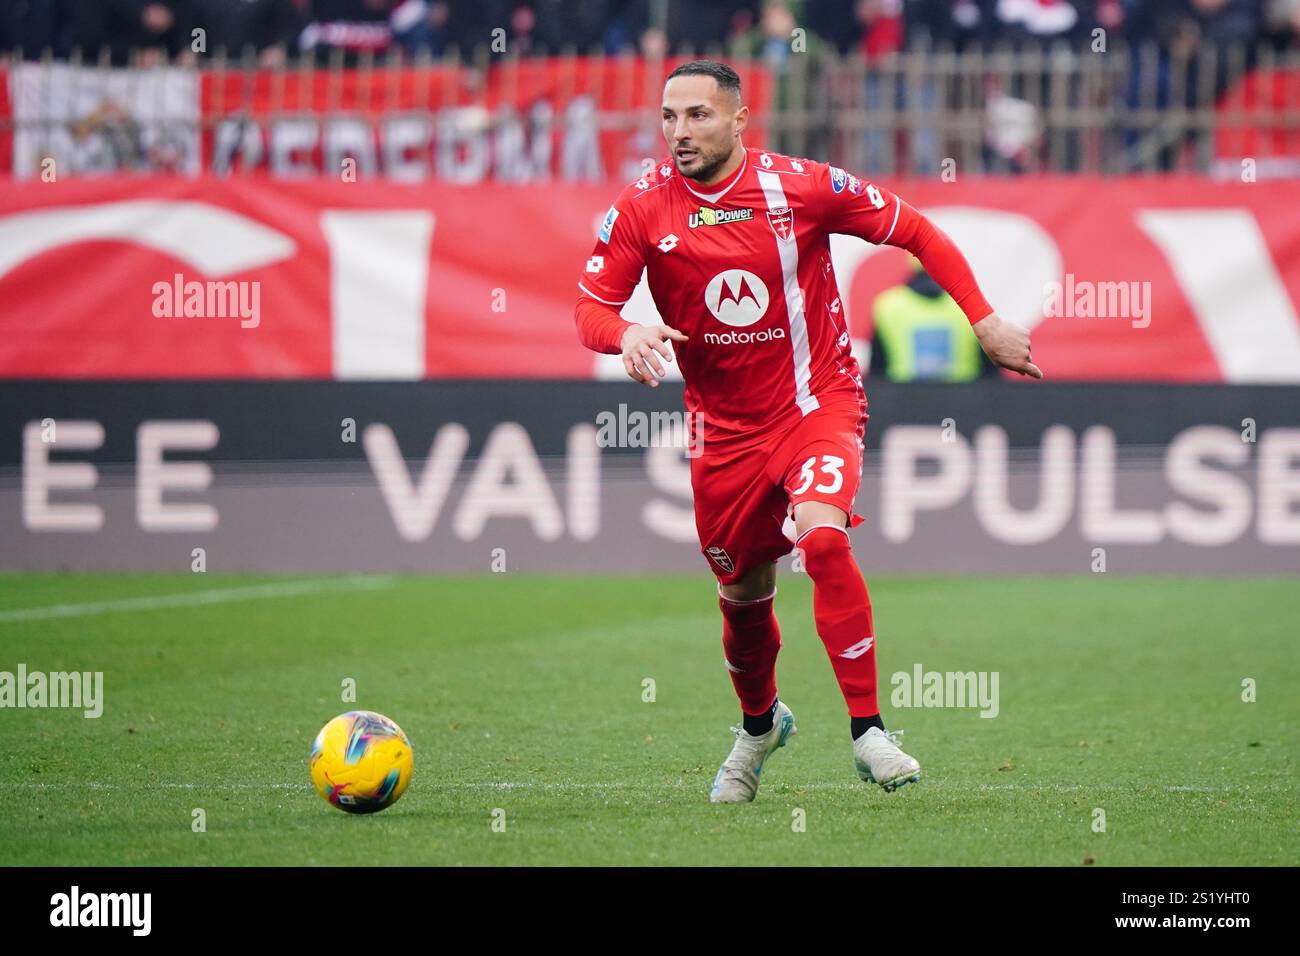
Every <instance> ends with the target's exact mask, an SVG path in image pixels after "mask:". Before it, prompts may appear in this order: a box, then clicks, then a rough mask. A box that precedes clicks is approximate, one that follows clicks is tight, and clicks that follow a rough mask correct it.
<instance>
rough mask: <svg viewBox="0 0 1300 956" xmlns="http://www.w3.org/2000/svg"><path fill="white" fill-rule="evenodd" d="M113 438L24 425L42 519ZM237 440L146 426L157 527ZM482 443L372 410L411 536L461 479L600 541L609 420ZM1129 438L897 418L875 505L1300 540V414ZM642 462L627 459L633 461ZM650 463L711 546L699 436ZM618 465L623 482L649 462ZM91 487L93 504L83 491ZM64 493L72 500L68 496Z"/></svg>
mask: <svg viewBox="0 0 1300 956" xmlns="http://www.w3.org/2000/svg"><path fill="white" fill-rule="evenodd" d="M51 436H53V437H51ZM54 437H56V438H57V440H54ZM105 438H106V435H105V429H104V427H103V426H102V425H101V424H100V423H99V422H97V421H93V420H84V419H80V420H78V419H67V420H57V421H56V420H54V419H49V418H47V419H44V420H35V421H29V422H27V423H25V424H24V426H23V440H22V449H23V451H22V455H23V457H22V467H21V475H22V486H21V489H20V494H21V502H22V505H21V512H22V520H23V527H24V528H25V529H26V530H27V531H28V532H33V533H56V534H57V533H63V534H67V533H90V534H93V533H96V532H98V531H100V530H102V528H103V526H104V512H103V511H102V510H101V507H100V506H99V505H98V504H96V503H94V502H93V501H90V500H86V499H88V498H90V497H91V496H92V494H93V493H97V492H98V493H102V494H107V492H101V491H100V484H99V472H98V470H97V468H96V467H95V465H93V464H91V463H90V462H89V461H76V460H58V458H52V456H60V455H61V454H62V453H69V452H81V453H83V454H84V453H90V452H94V451H95V450H96V449H99V448H101V447H102V446H103V445H104V442H105ZM219 439H220V434H219V431H218V429H217V426H216V425H215V424H214V423H213V422H210V421H207V420H193V421H186V420H180V421H166V420H165V421H149V420H146V421H143V422H141V423H140V424H139V427H138V429H137V433H136V455H137V473H136V476H135V501H136V522H137V524H138V526H139V527H140V529H141V530H143V531H145V532H149V533H158V532H177V531H188V532H206V531H211V530H213V529H214V528H215V527H216V526H217V524H218V519H219V515H218V512H217V509H216V508H215V507H214V506H213V505H211V504H208V503H204V502H195V501H190V502H179V501H167V500H165V497H167V496H171V495H174V494H175V493H177V492H185V493H190V494H193V493H196V492H202V491H205V490H207V489H209V488H211V487H212V484H213V472H212V470H211V468H210V466H209V465H208V464H207V463H205V462H202V461H167V460H166V459H165V453H166V452H167V451H168V450H179V449H183V450H186V451H189V452H203V451H207V450H210V449H212V448H214V447H216V445H217V443H218V441H219ZM470 444H471V441H470V434H469V432H468V430H467V429H466V428H465V427H464V426H463V425H460V424H458V423H455V422H449V423H447V424H444V425H442V426H441V427H440V428H439V429H438V430H437V432H436V434H435V435H434V438H433V444H432V447H431V449H430V451H429V454H428V457H427V458H426V459H425V460H424V461H423V462H422V463H421V464H420V466H419V467H418V468H414V467H411V468H409V469H408V463H407V461H406V460H405V459H404V457H403V455H402V451H401V448H400V447H399V446H398V444H397V440H396V438H395V437H394V435H393V433H392V430H391V429H390V428H389V427H388V426H387V425H384V424H382V423H372V424H369V425H367V427H366V428H365V429H364V430H363V433H362V445H363V448H364V450H365V455H366V460H367V464H368V465H369V467H370V470H371V473H372V475H373V477H374V481H375V484H376V486H377V489H378V491H379V494H380V496H381V498H382V500H383V502H384V504H385V506H386V508H387V511H388V514H389V516H390V518H391V520H392V522H393V526H394V528H395V529H396V531H397V533H398V534H399V535H400V536H401V537H402V538H403V539H404V540H406V541H424V540H426V539H428V538H429V537H430V536H431V535H432V534H433V531H434V529H435V527H436V525H437V523H438V519H439V517H440V515H441V514H442V512H443V510H444V508H445V507H446V506H447V504H448V501H449V498H450V496H451V491H452V488H453V486H457V485H458V484H460V485H461V486H462V487H463V492H462V493H461V495H460V497H459V499H458V500H457V501H456V502H455V507H454V510H453V513H452V514H451V520H450V523H449V524H448V525H447V528H448V530H449V531H450V533H451V534H452V535H454V537H455V538H456V539H458V540H461V541H473V540H478V539H480V538H481V537H482V536H483V535H484V534H485V533H487V532H488V530H489V527H488V526H489V524H490V523H492V522H494V521H496V520H497V519H506V520H510V521H514V522H518V521H520V520H522V522H523V526H524V527H526V528H527V529H528V531H527V533H528V534H530V535H531V536H532V537H534V538H535V539H537V540H540V541H556V540H558V539H559V538H561V537H562V536H564V535H565V534H566V533H567V535H568V536H569V537H570V538H572V539H574V540H577V541H592V540H596V539H598V538H599V535H600V531H601V527H602V521H603V512H602V492H603V490H604V488H605V487H606V485H607V484H608V481H607V480H606V479H605V477H604V475H603V474H602V464H603V459H602V457H601V456H602V449H601V444H600V440H599V434H598V430H597V429H596V428H595V427H594V426H593V425H592V424H591V423H590V422H579V423H575V424H574V425H573V426H572V427H571V428H570V429H569V431H568V433H567V435H566V438H565V443H564V448H565V454H564V455H563V458H564V461H563V462H559V461H558V460H557V462H556V467H554V468H553V469H551V470H548V469H547V468H546V467H544V466H543V459H542V458H541V457H539V456H538V454H537V451H536V449H535V447H534V446H533V443H532V440H531V437H530V435H529V434H528V432H527V431H526V430H525V429H524V427H523V426H522V425H520V424H518V423H516V422H501V423H499V424H497V425H496V426H495V427H494V428H493V429H492V430H491V431H490V432H489V433H488V434H487V437H486V442H485V444H484V446H483V450H482V452H481V453H480V454H479V455H478V456H477V457H475V458H473V459H467V458H466V453H467V452H468V450H469V448H470ZM1256 448H1258V452H1257V453H1255V452H1254V449H1256ZM1117 452H1118V449H1117V446H1116V437H1115V433H1114V432H1113V431H1112V430H1111V429H1110V428H1108V427H1106V426H1101V425H1097V426H1092V427H1090V428H1088V429H1087V430H1085V431H1084V432H1083V434H1082V435H1081V436H1080V437H1079V438H1078V440H1077V444H1076V439H1075V436H1074V435H1073V433H1072V432H1071V431H1070V430H1069V429H1068V428H1066V427H1065V426H1063V425H1055V426H1052V427H1050V428H1048V429H1047V430H1046V431H1045V432H1044V433H1043V436H1042V439H1041V442H1040V446H1039V448H1038V450H1037V456H1036V458H1037V460H1036V461H1033V460H1032V459H1029V460H1026V457H1025V456H1024V455H1023V454H1022V452H1021V451H1019V450H1012V449H1010V448H1009V442H1008V440H1007V435H1006V432H1005V430H1003V429H1002V428H1001V427H999V426H995V425H986V426H983V427H981V428H980V429H979V430H978V431H977V432H976V434H975V438H974V442H973V443H972V442H970V441H968V440H967V439H966V438H965V436H963V435H961V434H959V433H958V434H956V435H954V436H953V440H949V441H945V440H943V429H942V428H941V427H937V426H918V425H895V426H892V427H890V428H888V429H886V431H885V433H884V435H883V437H882V440H881V446H880V451H879V453H878V454H877V455H876V456H874V457H876V458H877V460H878V461H879V463H880V473H879V482H878V487H879V489H880V491H879V493H880V499H879V507H878V508H867V509H866V512H867V513H869V514H873V515H878V516H879V519H878V520H879V522H880V530H881V533H882V535H883V536H884V538H885V539H886V540H887V541H890V542H899V543H901V542H908V541H912V540H913V539H915V538H916V537H917V536H918V520H919V519H920V517H921V516H922V515H927V516H928V518H929V519H931V520H928V521H927V525H926V534H925V537H926V538H927V539H933V538H934V536H935V535H936V534H946V533H947V527H948V524H947V523H948V522H950V521H951V520H952V519H953V518H954V517H957V518H959V519H961V520H967V519H965V518H963V516H970V517H973V519H974V522H975V524H976V526H977V527H978V528H979V529H980V531H981V533H983V534H984V535H986V536H987V537H988V539H989V540H991V541H995V542H998V543H1000V544H1007V545H1014V546H1021V547H1024V546H1034V545H1040V544H1045V543H1048V542H1050V541H1052V540H1054V539H1057V538H1059V537H1061V535H1062V534H1065V533H1067V527H1068V525H1069V523H1070V519H1071V518H1074V519H1075V520H1076V521H1077V534H1078V535H1079V536H1080V537H1081V538H1082V539H1083V540H1084V541H1085V542H1087V543H1089V544H1114V543H1120V544H1133V545H1148V546H1149V545H1155V544H1159V543H1161V542H1164V541H1173V542H1178V543H1182V544H1188V545H1192V546H1195V547H1199V548H1209V547H1218V546H1222V545H1229V544H1232V543H1234V542H1238V541H1241V540H1243V539H1247V538H1248V537H1249V536H1251V535H1252V532H1253V537H1251V538H1250V540H1253V541H1255V542H1257V543H1260V544H1268V545H1297V544H1300V428H1273V429H1266V430H1264V431H1262V432H1260V433H1259V440H1258V443H1257V444H1251V443H1247V442H1242V441H1241V440H1240V436H1239V434H1238V433H1237V432H1236V431H1235V430H1233V429H1230V428H1227V427H1224V426H1220V425H1214V426H1210V425H1199V426H1193V427H1190V428H1186V429H1184V430H1182V431H1180V432H1178V433H1177V434H1175V435H1174V436H1173V438H1172V439H1171V440H1170V442H1169V443H1168V445H1167V446H1165V447H1164V449H1163V450H1162V451H1161V452H1160V455H1159V459H1158V460H1157V461H1152V460H1151V459H1150V457H1149V455H1150V453H1149V452H1143V453H1142V455H1143V456H1144V457H1142V458H1141V464H1142V465H1143V467H1142V468H1140V469H1137V470H1134V469H1131V468H1130V467H1129V465H1130V464H1131V463H1132V462H1131V460H1129V459H1126V460H1123V461H1121V460H1120V459H1119V457H1118V454H1117ZM1252 456H1254V458H1253V460H1252ZM635 460H637V459H634V458H632V457H625V458H623V459H622V463H623V464H627V463H628V462H631V461H635ZM639 460H640V461H641V463H642V466H643V468H644V476H642V475H639V474H638V475H636V476H635V479H634V481H635V487H637V488H638V489H640V491H641V493H643V494H644V495H645V500H644V501H643V503H642V505H641V509H640V512H639V515H638V518H639V521H640V523H641V524H642V526H643V527H644V528H645V529H646V530H648V531H649V532H650V533H651V534H652V535H653V536H656V537H658V538H661V539H664V540H667V541H671V542H675V543H682V544H689V543H694V542H695V541H696V530H695V522H694V512H693V508H692V503H691V502H692V493H691V483H690V473H691V465H690V460H689V459H688V458H687V457H686V455H685V454H684V453H683V449H682V448H679V447H674V446H672V445H669V444H660V445H657V446H655V445H652V446H651V447H649V448H647V449H645V455H644V457H643V458H641V459H639ZM813 464H820V463H819V462H814V463H813ZM1025 465H1030V467H1023V466H1025ZM829 466H833V467H827V468H824V469H822V470H821V471H817V470H816V469H813V468H812V465H811V464H810V465H809V468H808V469H807V470H808V471H809V472H810V473H813V472H815V473H814V474H813V476H812V477H813V480H814V481H817V480H822V479H824V480H823V484H824V485H825V487H827V488H833V487H834V486H836V485H837V483H838V481H839V480H840V478H839V472H838V469H839V467H840V466H839V463H838V462H837V461H832V462H830V463H829ZM1161 473H1163V479H1164V485H1165V486H1166V488H1167V490H1168V492H1169V494H1168V496H1167V498H1166V500H1165V501H1163V502H1159V503H1157V502H1152V501H1151V500H1150V499H1151V491H1150V489H1151V487H1152V484H1151V479H1153V478H1155V479H1157V480H1158V479H1159V478H1160V476H1161ZM1133 474H1140V475H1142V476H1144V477H1143V478H1142V485H1141V487H1142V489H1144V490H1143V491H1142V492H1141V493H1142V496H1143V501H1144V506H1143V507H1141V508H1136V507H1132V506H1131V503H1130V505H1129V506H1127V507H1121V506H1120V505H1119V501H1120V500H1121V499H1123V498H1125V497H1126V491H1127V495H1130V496H1131V495H1132V494H1133V493H1134V488H1133V487H1129V488H1127V489H1126V488H1125V487H1124V485H1125V482H1126V478H1127V477H1128V476H1132V475H1133ZM818 476H821V477H820V478H819V477H818ZM612 477H614V478H616V479H618V480H620V481H621V480H624V479H625V478H630V477H632V476H630V475H627V476H625V475H622V474H618V475H614V476H612ZM1013 479H1017V481H1016V485H1017V488H1016V491H1017V494H1016V497H1017V498H1021V497H1022V492H1021V489H1022V487H1023V486H1024V484H1025V483H1027V482H1032V483H1034V484H1036V485H1037V488H1038V494H1037V496H1036V498H1035V499H1034V500H1033V504H1032V505H1031V506H1029V507H1025V508H1019V507H1013V506H1012V504H1011V500H1012V494H1011V492H1012V480H1013ZM875 484H876V483H875V482H873V481H871V480H870V479H868V483H867V485H866V490H868V491H871V492H874V487H873V485H875ZM560 485H563V487H560ZM76 492H80V493H81V498H82V500H77V497H76V496H75V495H74V494H72V493H76ZM52 493H58V494H59V495H60V499H61V500H56V501H51V494H52ZM1076 502H1077V504H1076ZM1252 517H1253V518H1254V521H1253V522H1252ZM516 527H517V525H516ZM516 533H517V532H516Z"/></svg>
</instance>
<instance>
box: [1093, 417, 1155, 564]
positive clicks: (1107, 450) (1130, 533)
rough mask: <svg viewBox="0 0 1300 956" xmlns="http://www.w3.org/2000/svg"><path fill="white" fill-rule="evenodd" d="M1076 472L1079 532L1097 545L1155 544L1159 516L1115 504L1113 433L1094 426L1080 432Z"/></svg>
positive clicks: (1152, 512)
mask: <svg viewBox="0 0 1300 956" xmlns="http://www.w3.org/2000/svg"><path fill="white" fill-rule="evenodd" d="M1082 444H1083V451H1082V465H1083V467H1082V471H1081V473H1080V475H1079V531H1080V532H1081V533H1082V534H1083V537H1084V539H1085V540H1087V541H1095V542H1096V543H1098V544H1155V543H1156V542H1157V541H1159V540H1160V539H1161V538H1162V537H1164V534H1165V524H1164V520H1163V518H1162V516H1161V515H1160V514H1158V513H1156V512H1154V511H1144V510H1142V509H1139V508H1131V509H1125V510H1122V509H1120V508H1119V507H1117V506H1116V503H1115V497H1116V496H1115V481H1116V479H1117V478H1118V477H1119V476H1118V472H1117V471H1116V468H1115V444H1116V443H1115V433H1114V432H1113V431H1112V430H1111V429H1109V428H1107V427H1106V426H1105V425H1094V426H1093V427H1091V428H1089V429H1088V430H1087V431H1085V432H1084V433H1083V439H1082Z"/></svg>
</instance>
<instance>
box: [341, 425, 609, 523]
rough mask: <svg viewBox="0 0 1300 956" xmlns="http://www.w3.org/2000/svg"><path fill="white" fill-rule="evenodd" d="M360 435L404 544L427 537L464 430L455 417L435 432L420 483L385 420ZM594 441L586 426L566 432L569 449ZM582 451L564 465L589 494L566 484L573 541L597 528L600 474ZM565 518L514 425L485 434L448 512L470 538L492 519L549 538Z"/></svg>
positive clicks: (455, 469) (459, 456) (454, 471)
mask: <svg viewBox="0 0 1300 956" xmlns="http://www.w3.org/2000/svg"><path fill="white" fill-rule="evenodd" d="M589 432H590V433H589ZM361 440H362V445H363V447H364V448H365V452H366V459H367V461H368V462H369V464H370V469H371V471H372V473H373V474H374V476H375V480H376V482H377V483H378V484H379V490H380V493H381V495H382V496H383V499H384V503H385V504H386V505H387V506H388V513H389V515H390V517H391V518H392V519H393V524H394V526H395V527H396V529H397V532H398V534H400V535H401V536H402V537H403V538H404V539H405V540H407V541H424V540H426V539H427V538H428V537H429V535H430V534H432V533H433V529H434V526H435V525H436V524H437V521H438V517H439V515H440V514H441V513H442V509H443V506H444V505H445V504H446V501H447V497H448V494H449V493H450V491H451V487H452V485H453V484H454V483H455V481H456V478H457V476H458V474H459V472H460V467H461V465H462V463H463V462H464V461H465V452H466V451H467V450H468V448H469V432H468V431H466V430H465V428H464V426H462V425H459V424H457V423H455V422H451V423H449V424H446V425H443V426H442V427H441V428H439V429H438V433H437V435H436V436H435V438H434V442H433V447H432V449H431V450H430V453H429V457H428V459H427V460H426V462H425V464H424V468H423V470H422V471H421V474H420V480H419V484H418V485H415V484H413V483H412V481H411V474H410V472H409V471H408V470H407V467H406V461H405V459H404V458H403V457H402V451H401V448H400V447H398V444H397V439H396V437H395V436H394V435H393V432H392V430H391V429H390V428H389V427H388V426H387V425H382V424H373V425H368V426H367V427H366V429H365V431H364V432H363V433H362V439H361ZM594 441H595V435H594V430H593V429H591V428H590V426H589V425H586V424H584V425H580V426H576V427H575V429H573V430H571V431H570V434H569V438H568V446H569V449H570V451H572V450H573V448H575V447H579V448H581V447H582V446H583V445H585V444H587V443H591V442H594ZM582 456H583V458H584V459H585V461H580V462H577V463H574V462H569V463H568V471H567V476H568V477H569V478H570V479H574V478H577V479H578V481H579V482H580V483H581V485H582V490H585V491H587V492H589V494H588V495H587V496H586V497H585V498H582V499H580V498H579V497H578V496H577V494H575V493H574V489H573V488H572V487H571V488H570V494H569V495H568V496H567V497H566V502H567V503H568V504H569V506H570V508H571V509H573V510H571V511H570V513H569V515H568V525H569V529H570V531H571V533H572V534H573V536H574V537H575V538H577V539H578V540H584V541H585V540H590V539H591V538H593V537H595V535H596V533H597V532H598V531H599V495H598V491H599V478H600V475H599V465H598V462H597V463H595V467H594V468H593V462H592V461H591V453H590V451H583V452H582ZM593 502H594V504H593ZM593 509H594V510H593ZM565 517H566V516H565V514H564V512H562V511H561V510H560V506H559V502H558V500H557V498H556V495H555V491H554V489H552V487H551V484H550V481H549V480H548V479H547V476H546V473H545V471H544V469H543V468H542V464H541V460H540V459H539V458H538V456H537V452H536V450H535V449H534V448H533V443H532V440H531V439H530V438H529V436H528V432H527V431H526V430H525V429H524V427H523V426H522V425H520V424H518V423H517V422H502V423H500V424H499V425H497V426H496V427H495V428H493V429H492V431H491V432H490V433H489V435H488V439H487V443H486V444H485V445H484V447H483V451H482V453H481V454H480V455H479V456H478V458H477V460H476V461H475V463H474V468H473V471H472V473H471V474H470V476H469V480H468V481H467V482H466V485H465V490H464V493H463V494H462V495H461V497H460V500H459V502H458V503H457V507H456V510H455V512H454V514H453V515H452V522H451V530H452V532H453V533H454V534H455V535H456V537H457V538H459V539H460V540H462V541H475V540H477V539H478V538H480V537H482V535H483V532H484V529H485V528H486V526H487V524H488V522H489V521H491V520H494V519H497V518H522V519H525V520H526V521H527V522H528V524H529V526H530V527H531V529H532V532H533V534H534V535H536V536H537V537H538V538H539V539H540V540H542V541H555V540H557V539H559V538H560V537H561V536H562V535H563V534H564V531H565V524H566V522H565Z"/></svg>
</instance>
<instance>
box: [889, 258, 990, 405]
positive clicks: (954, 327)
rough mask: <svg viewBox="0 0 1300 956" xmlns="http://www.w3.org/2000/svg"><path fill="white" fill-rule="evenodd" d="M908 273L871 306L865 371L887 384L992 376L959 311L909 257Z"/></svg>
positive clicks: (965, 320) (969, 380) (970, 380)
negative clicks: (868, 357)
mask: <svg viewBox="0 0 1300 956" xmlns="http://www.w3.org/2000/svg"><path fill="white" fill-rule="evenodd" d="M912 269H913V274H912V276H911V278H910V279H908V280H907V282H905V283H903V284H902V285H897V286H894V287H893V288H892V289H886V290H885V291H884V292H882V293H880V294H879V295H878V296H876V300H875V302H873V303H872V307H871V310H872V318H873V321H874V324H875V331H874V333H873V337H872V342H871V364H870V369H871V371H872V372H875V373H884V374H885V375H886V376H888V378H889V380H890V381H891V382H925V381H931V382H972V381H974V380H975V379H977V378H979V377H980V376H982V375H996V374H997V369H996V368H994V366H993V365H992V363H990V362H988V361H987V360H986V359H985V358H984V350H983V349H982V348H980V344H979V340H978V339H977V338H975V336H973V335H971V331H970V321H969V320H968V319H967V318H966V315H965V313H963V312H962V310H961V307H960V306H959V305H957V303H956V302H954V301H953V300H952V297H951V296H949V295H948V293H946V292H944V291H943V288H942V287H941V286H940V285H939V283H937V282H935V281H934V280H933V279H932V278H930V276H929V274H928V273H927V272H926V271H925V270H924V269H922V268H921V263H919V262H917V261H916V260H915V259H913V260H912Z"/></svg>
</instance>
